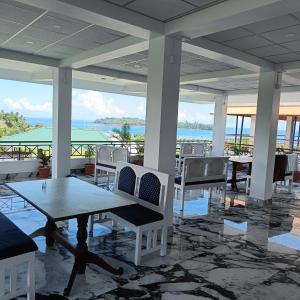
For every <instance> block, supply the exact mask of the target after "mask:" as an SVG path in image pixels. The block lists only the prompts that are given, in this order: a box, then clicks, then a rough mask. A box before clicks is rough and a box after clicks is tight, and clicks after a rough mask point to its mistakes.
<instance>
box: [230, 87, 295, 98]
mask: <svg viewBox="0 0 300 300" xmlns="http://www.w3.org/2000/svg"><path fill="white" fill-rule="evenodd" d="M294 92H300V85H293V86H283V87H281V93H294ZM257 93H258V90H257V89H250V90H234V91H227V92H226V95H228V96H231V95H252V94H257Z"/></svg>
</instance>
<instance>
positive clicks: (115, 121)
mask: <svg viewBox="0 0 300 300" xmlns="http://www.w3.org/2000/svg"><path fill="white" fill-rule="evenodd" d="M94 123H96V124H106V125H115V126H120V125H123V124H129V125H130V126H145V120H143V119H140V118H102V119H97V120H95V121H94ZM178 128H187V129H201V130H212V128H213V126H212V125H211V124H202V123H199V122H189V121H184V122H178Z"/></svg>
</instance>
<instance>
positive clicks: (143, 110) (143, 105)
mask: <svg viewBox="0 0 300 300" xmlns="http://www.w3.org/2000/svg"><path fill="white" fill-rule="evenodd" d="M137 111H138V112H139V113H140V114H142V115H144V116H145V115H146V101H142V102H141V103H140V104H139V105H138V106H137Z"/></svg>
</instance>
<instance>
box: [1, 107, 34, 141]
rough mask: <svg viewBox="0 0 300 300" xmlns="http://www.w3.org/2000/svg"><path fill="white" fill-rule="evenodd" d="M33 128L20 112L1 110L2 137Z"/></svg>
mask: <svg viewBox="0 0 300 300" xmlns="http://www.w3.org/2000/svg"><path fill="white" fill-rule="evenodd" d="M31 129H33V127H32V126H31V125H30V124H28V123H27V121H26V119H25V117H24V116H22V115H20V114H19V113H18V112H16V113H13V112H9V113H6V112H4V111H1V112H0V137H2V136H8V135H13V134H16V133H20V132H25V131H28V130H31Z"/></svg>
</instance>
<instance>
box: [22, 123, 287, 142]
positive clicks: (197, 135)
mask: <svg viewBox="0 0 300 300" xmlns="http://www.w3.org/2000/svg"><path fill="white" fill-rule="evenodd" d="M27 121H28V123H30V124H31V125H33V126H34V125H36V124H38V123H41V124H44V125H45V126H46V127H52V120H51V119H46V118H27ZM118 127H121V125H119V126H118V125H106V124H95V123H94V122H93V121H87V120H72V128H80V129H99V130H101V131H103V132H109V131H112V129H113V128H118ZM131 133H132V134H137V133H145V127H144V126H131ZM234 133H235V129H234V128H226V134H234ZM249 133H250V129H249V128H244V131H243V135H244V136H247V135H249ZM282 135H284V131H283V130H279V131H278V136H282ZM177 138H178V139H187V140H192V139H201V140H212V130H201V129H187V128H178V129H177Z"/></svg>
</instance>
